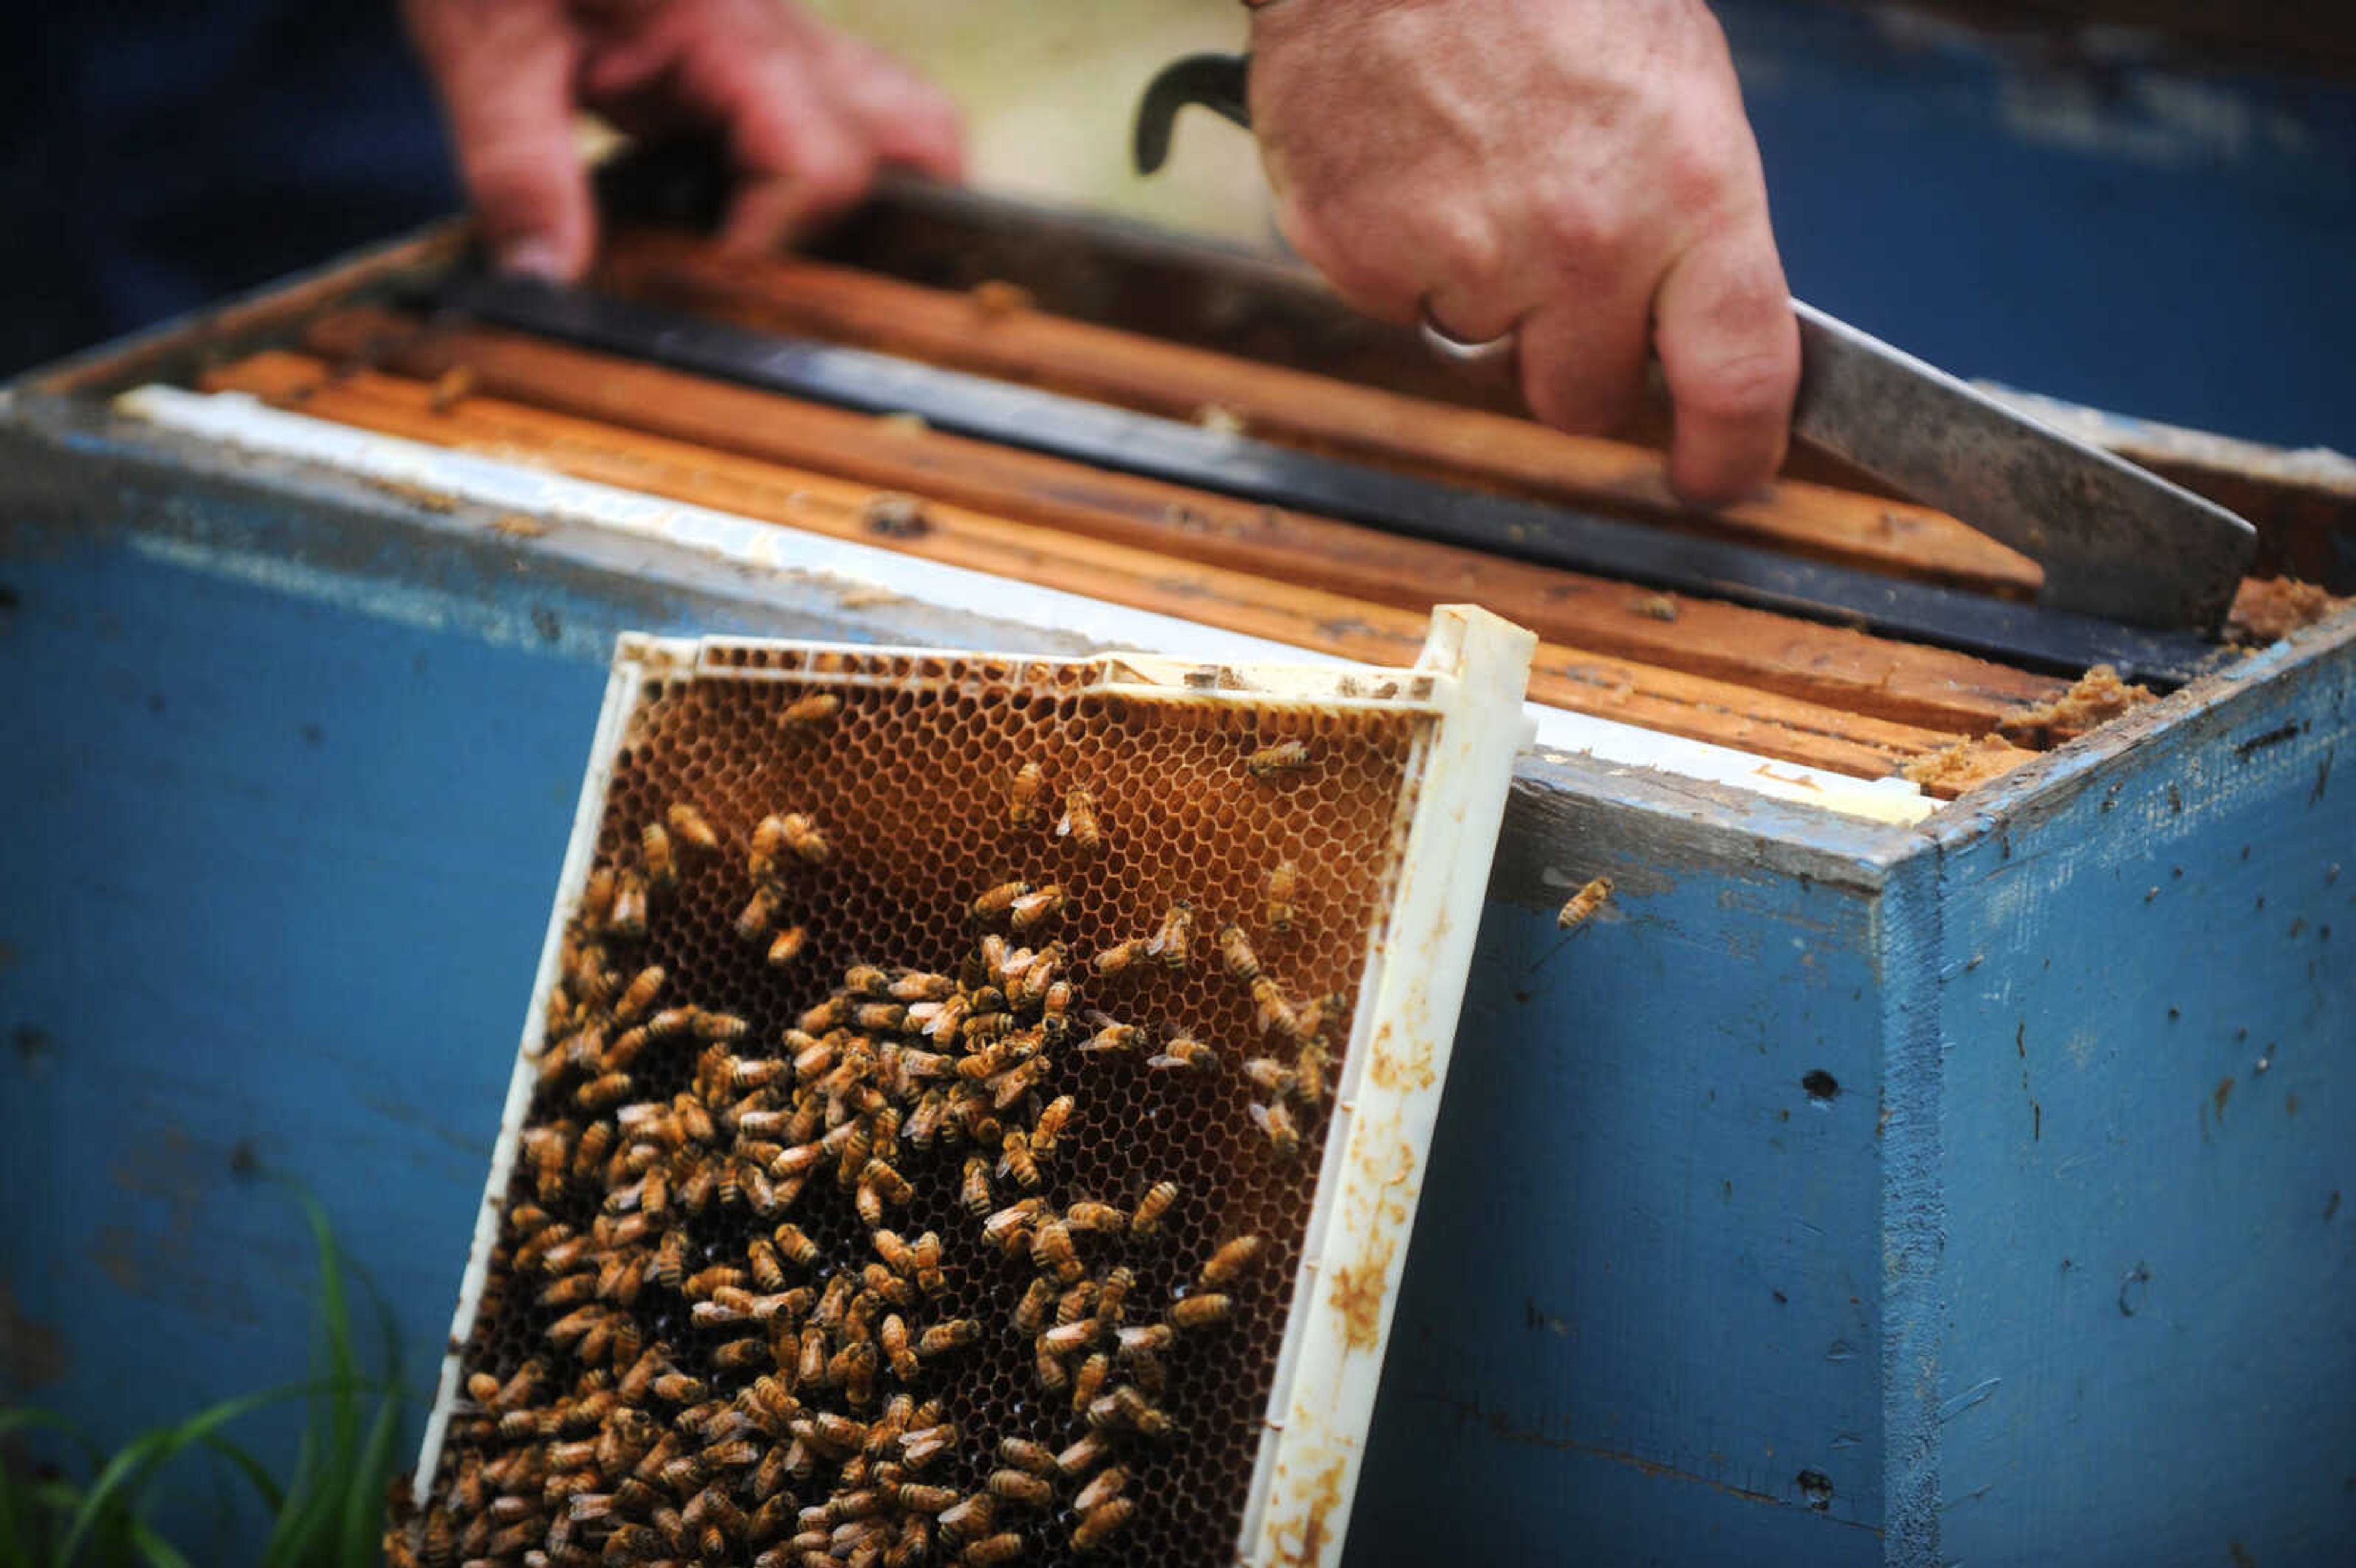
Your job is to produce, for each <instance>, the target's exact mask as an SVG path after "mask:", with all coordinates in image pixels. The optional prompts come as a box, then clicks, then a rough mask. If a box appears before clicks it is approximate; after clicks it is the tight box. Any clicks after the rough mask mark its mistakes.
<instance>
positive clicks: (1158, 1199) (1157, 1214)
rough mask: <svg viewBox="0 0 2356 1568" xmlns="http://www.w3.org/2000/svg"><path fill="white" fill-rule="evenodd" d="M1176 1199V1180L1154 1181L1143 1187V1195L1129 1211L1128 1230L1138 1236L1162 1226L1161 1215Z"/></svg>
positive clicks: (1168, 1210) (1167, 1210)
mask: <svg viewBox="0 0 2356 1568" xmlns="http://www.w3.org/2000/svg"><path fill="white" fill-rule="evenodd" d="M1177 1201H1178V1184H1177V1183H1176V1182H1174V1181H1157V1182H1155V1183H1154V1184H1153V1185H1152V1186H1151V1187H1149V1188H1147V1189H1145V1196H1144V1197H1142V1198H1141V1199H1139V1200H1137V1207H1136V1209H1135V1210H1134V1211H1131V1212H1130V1216H1129V1229H1130V1233H1131V1234H1132V1235H1139V1236H1150V1235H1152V1234H1153V1233H1154V1232H1157V1231H1159V1230H1160V1229H1161V1228H1162V1217H1163V1216H1164V1215H1166V1214H1168V1213H1169V1212H1170V1209H1171V1206H1172V1205H1173V1204H1174V1203H1176V1202H1177Z"/></svg>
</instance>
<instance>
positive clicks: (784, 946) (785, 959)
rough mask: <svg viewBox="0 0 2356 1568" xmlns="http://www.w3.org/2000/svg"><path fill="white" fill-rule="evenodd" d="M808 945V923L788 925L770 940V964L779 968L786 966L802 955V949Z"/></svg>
mask: <svg viewBox="0 0 2356 1568" xmlns="http://www.w3.org/2000/svg"><path fill="white" fill-rule="evenodd" d="M808 945H809V927H808V926H806V925H789V926H787V927H786V928H785V929H784V930H783V931H780V932H779V933H777V934H776V936H774V937H772V938H770V940H769V964H770V966H771V967H773V968H777V969H782V968H784V967H785V966H786V965H788V964H791V963H792V962H793V961H794V960H795V959H797V958H798V957H800V956H801V955H802V949H803V948H805V947H807V946H808Z"/></svg>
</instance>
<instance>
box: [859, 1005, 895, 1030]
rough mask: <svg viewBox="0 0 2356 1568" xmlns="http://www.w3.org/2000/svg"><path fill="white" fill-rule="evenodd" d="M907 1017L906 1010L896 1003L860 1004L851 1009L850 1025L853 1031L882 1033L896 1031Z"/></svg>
mask: <svg viewBox="0 0 2356 1568" xmlns="http://www.w3.org/2000/svg"><path fill="white" fill-rule="evenodd" d="M907 1017H908V1009H907V1008H905V1007H903V1006H901V1005H900V1004H899V1003H898V1002H862V1003H860V1004H859V1005H858V1006H857V1007H856V1008H852V1009H851V1027H852V1028H854V1029H872V1030H874V1031H876V1032H878V1033H882V1032H885V1031H889V1030H892V1029H898V1028H899V1027H900V1025H901V1024H902V1023H904V1022H905V1021H906V1019H907Z"/></svg>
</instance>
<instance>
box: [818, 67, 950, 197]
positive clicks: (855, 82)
mask: <svg viewBox="0 0 2356 1568" xmlns="http://www.w3.org/2000/svg"><path fill="white" fill-rule="evenodd" d="M830 80H831V82H832V85H833V88H834V91H835V97H836V100H837V101H839V102H841V104H842V105H843V107H844V109H845V111H846V112H848V113H849V114H850V115H851V119H852V120H853V121H855V122H856V123H857V124H858V127H859V130H860V132H861V133H862V134H863V135H864V136H865V137H866V138H867V144H868V146H869V147H870V149H872V150H873V153H874V155H875V157H876V159H877V160H878V161H879V162H882V163H886V164H894V165H899V166H901V167H903V168H909V169H914V170H916V172H918V173H919V174H925V175H930V176H932V177H933V178H935V179H938V180H948V181H956V180H961V179H963V178H964V177H965V122H964V116H963V115H962V114H960V113H959V112H958V107H957V105H956V103H954V102H953V101H950V99H949V97H948V94H947V93H945V92H943V91H940V89H938V88H937V87H935V86H934V85H933V84H932V83H931V82H929V81H926V80H925V79H924V78H923V77H921V76H919V75H917V74H916V72H915V71H913V70H910V69H908V68H907V67H906V66H904V65H902V64H901V63H900V62H899V61H898V60H895V59H893V58H892V57H891V56H889V55H887V54H885V53H883V51H882V50H880V49H873V48H868V47H867V46H865V45H864V44H861V43H859V42H857V41H856V40H853V39H850V38H847V37H846V38H843V39H841V48H840V50H839V52H838V55H837V63H836V66H835V69H834V70H833V73H832V75H831V77H830Z"/></svg>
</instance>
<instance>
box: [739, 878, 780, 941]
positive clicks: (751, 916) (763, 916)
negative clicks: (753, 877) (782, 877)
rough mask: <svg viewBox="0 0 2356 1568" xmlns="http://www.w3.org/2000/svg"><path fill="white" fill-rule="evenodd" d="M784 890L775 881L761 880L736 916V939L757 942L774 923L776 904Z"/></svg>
mask: <svg viewBox="0 0 2356 1568" xmlns="http://www.w3.org/2000/svg"><path fill="white" fill-rule="evenodd" d="M785 896H786V894H785V890H784V889H783V888H781V887H779V886H777V884H776V883H775V882H763V883H762V884H761V885H760V886H759V887H756V888H755V889H754V890H753V896H752V897H751V898H749V899H747V900H745V901H744V909H743V911H742V912H739V913H738V914H737V916H736V940H738V941H739V942H757V941H759V940H760V939H761V938H762V937H763V936H765V935H766V934H767V933H768V930H769V927H770V926H771V925H773V924H775V923H776V919H777V905H778V904H779V903H781V902H782V901H784V899H785Z"/></svg>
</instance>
